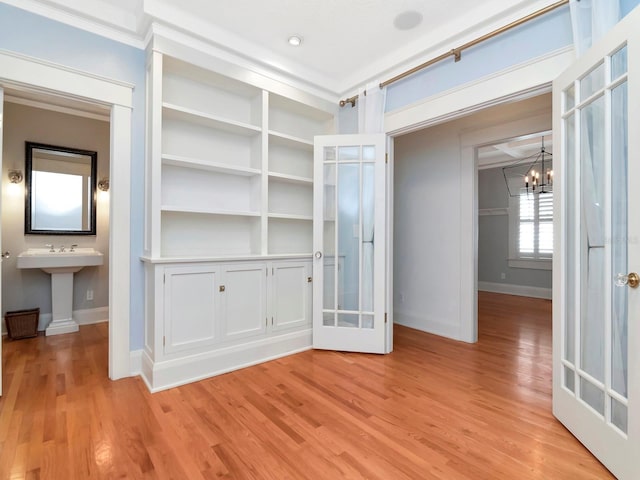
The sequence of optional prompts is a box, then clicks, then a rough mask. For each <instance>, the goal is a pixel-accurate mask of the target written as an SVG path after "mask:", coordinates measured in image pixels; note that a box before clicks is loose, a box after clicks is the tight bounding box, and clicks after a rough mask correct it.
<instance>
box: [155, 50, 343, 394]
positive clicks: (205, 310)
mask: <svg viewBox="0 0 640 480" xmlns="http://www.w3.org/2000/svg"><path fill="white" fill-rule="evenodd" d="M154 43H156V42H153V41H152V42H151V45H153V44H154ZM159 43H162V42H159ZM163 44H165V45H166V44H167V43H166V42H165V43H163ZM169 44H171V42H169ZM166 50H167V49H163V48H154V47H150V50H149V61H148V68H147V94H148V102H147V103H148V105H147V108H148V121H147V124H148V125H149V131H148V141H147V146H148V148H147V151H148V157H147V163H146V182H147V184H146V195H145V200H146V208H145V212H146V219H145V220H146V222H145V223H146V227H145V255H144V257H143V260H144V261H145V263H146V278H147V309H146V310H147V312H146V328H145V354H144V356H143V377H144V378H145V380H146V381H147V383H148V384H149V386H150V388H151V389H152V390H157V389H163V388H167V387H168V386H171V385H175V384H179V383H185V382H187V381H190V380H193V379H195V378H202V377H203V376H209V375H213V374H215V373H219V372H221V371H228V370H230V369H233V368H238V367H239V366H241V365H246V364H250V363H256V362H258V361H261V360H264V359H266V358H272V357H274V356H279V355H284V354H286V353H291V352H292V351H297V350H301V349H304V348H308V347H309V345H310V338H311V337H310V335H311V333H310V332H311V330H310V324H311V283H310V282H311V281H312V278H311V253H312V225H313V138H314V136H315V135H320V134H330V133H335V126H334V119H335V114H336V111H337V107H336V106H335V105H334V104H333V103H332V102H328V101H326V100H323V99H320V98H317V97H315V96H313V95H310V94H308V93H306V92H303V91H301V90H298V89H296V88H293V87H291V86H288V85H285V84H283V83H281V82H279V81H276V80H274V79H271V78H268V77H264V76H261V75H259V74H256V73H254V72H249V71H245V70H243V69H242V68H239V67H236V66H229V68H224V62H222V61H220V59H217V58H213V57H208V56H207V55H204V54H202V52H195V53H194V52H192V51H190V50H189V49H186V48H184V47H180V48H174V49H172V48H169V49H168V51H166ZM181 52H182V53H184V54H185V55H182V54H181ZM184 57H188V60H187V59H185V58H184ZM194 59H195V60H194ZM221 65H222V67H221ZM176 362H177V363H176Z"/></svg>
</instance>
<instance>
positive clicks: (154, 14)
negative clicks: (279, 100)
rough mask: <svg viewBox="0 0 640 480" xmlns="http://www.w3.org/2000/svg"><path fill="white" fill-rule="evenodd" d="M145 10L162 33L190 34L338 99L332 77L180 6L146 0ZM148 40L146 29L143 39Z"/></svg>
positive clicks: (253, 66) (225, 54)
mask: <svg viewBox="0 0 640 480" xmlns="http://www.w3.org/2000/svg"><path fill="white" fill-rule="evenodd" d="M144 12H145V15H147V16H148V17H149V18H150V19H151V21H152V23H153V25H154V28H156V29H157V28H158V26H160V27H164V28H165V29H166V30H165V32H166V31H169V30H171V31H173V32H174V33H173V36H174V37H175V36H178V35H179V34H182V35H183V36H182V38H183V40H182V41H183V42H184V39H185V38H186V37H191V40H190V43H193V44H196V43H197V44H199V45H200V49H203V48H204V49H207V50H209V51H212V52H216V54H218V55H220V56H221V57H222V58H224V59H225V60H228V61H231V62H232V63H235V64H237V65H241V66H244V67H245V68H248V69H250V70H252V71H255V72H258V73H260V74H263V75H269V76H272V77H274V78H276V79H278V80H280V81H284V82H286V83H290V84H295V85H296V86H302V88H304V89H305V90H307V91H309V90H313V91H315V92H318V93H320V94H321V96H323V97H325V98H326V97H330V98H332V99H334V100H335V101H337V99H338V98H339V95H338V92H339V84H338V82H337V81H336V80H335V79H333V78H331V77H329V76H327V75H324V74H323V73H322V72H320V71H318V70H314V69H310V68H308V67H305V66H302V65H299V64H297V63H295V62H292V61H291V60H290V59H288V58H285V57H282V56H277V55H275V54H274V53H273V52H272V51H271V50H269V49H267V48H265V47H264V46H262V45H258V44H256V43H254V42H251V41H248V40H246V39H244V38H242V37H240V36H238V35H236V34H233V33H231V32H229V31H227V30H224V29H222V28H220V27H218V26H217V25H214V24H212V23H209V22H206V21H203V20H202V19H200V18H198V17H196V16H195V15H193V14H190V13H187V12H184V11H183V10H181V9H180V8H179V7H176V6H174V5H167V4H166V3H164V2H161V1H158V0H145V2H144ZM149 40H150V35H149V32H147V35H146V41H147V42H148V41H149Z"/></svg>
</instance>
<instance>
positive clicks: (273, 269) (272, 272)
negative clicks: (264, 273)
mask: <svg viewBox="0 0 640 480" xmlns="http://www.w3.org/2000/svg"><path fill="white" fill-rule="evenodd" d="M275 274H276V269H275V268H273V267H271V275H275Z"/></svg>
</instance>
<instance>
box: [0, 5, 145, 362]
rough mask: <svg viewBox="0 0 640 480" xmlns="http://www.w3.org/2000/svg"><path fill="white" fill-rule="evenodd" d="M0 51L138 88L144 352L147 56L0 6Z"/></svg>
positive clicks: (138, 335)
mask: <svg viewBox="0 0 640 480" xmlns="http://www.w3.org/2000/svg"><path fill="white" fill-rule="evenodd" d="M0 49H3V50H8V51H12V52H17V53H21V54H24V55H28V56H31V57H36V58H39V59H43V60H47V61H50V62H54V63H58V64H61V65H65V66H68V67H72V68H75V69H78V70H82V71H85V72H90V73H94V74H97V75H102V76H105V77H109V78H113V79H116V80H121V81H125V82H128V83H131V84H133V85H135V88H134V92H133V118H132V122H133V125H132V132H131V134H132V146H131V150H132V151H131V153H132V165H131V332H130V337H131V349H132V350H137V349H141V348H142V345H143V344H142V339H143V333H144V271H143V268H142V264H141V262H140V256H141V255H142V248H143V228H144V136H145V127H144V119H145V114H144V105H145V92H144V89H145V52H144V50H140V49H137V48H134V47H130V46H127V45H123V44H121V43H118V42H115V41H113V40H108V39H106V38H103V37H100V36H98V35H94V34H91V33H88V32H85V31H83V30H80V29H77V28H73V27H69V26H67V25H64V24H61V23H58V22H55V21H53V20H49V19H47V18H44V17H41V16H39V15H34V14H31V13H29V12H26V11H24V10H20V9H18V8H15V7H11V6H9V5H6V4H3V3H0Z"/></svg>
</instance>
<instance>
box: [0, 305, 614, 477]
mask: <svg viewBox="0 0 640 480" xmlns="http://www.w3.org/2000/svg"><path fill="white" fill-rule="evenodd" d="M479 298H480V301H479V317H480V335H479V336H480V340H479V342H478V343H477V344H475V345H469V344H464V343H459V342H454V341H450V340H446V339H443V338H440V337H436V336H433V335H428V334H425V333H422V332H418V331H415V330H411V329H408V328H403V327H399V326H396V329H395V351H394V353H393V354H391V355H387V356H377V355H360V354H352V353H337V352H325V351H309V352H305V353H301V354H298V355H294V356H290V357H286V358H283V359H280V360H276V361H272V362H269V363H265V364H262V365H258V366H255V367H251V368H246V369H244V370H240V371H237V372H233V373H229V374H226V375H221V376H219V377H216V378H212V379H208V380H204V381H201V382H198V383H194V384H191V385H187V386H184V387H180V388H175V389H172V390H168V391H165V392H160V393H157V394H154V395H151V394H150V393H148V392H147V390H146V387H145V386H144V384H143V383H142V381H141V380H140V379H139V378H132V379H125V380H120V381H117V382H111V381H109V380H108V379H107V326H106V324H101V325H94V326H86V327H82V328H81V330H80V332H79V333H78V334H70V335H61V336H57V337H38V338H35V339H29V340H20V341H13V342H8V341H6V340H5V343H4V346H3V352H4V359H3V361H4V392H5V395H4V397H2V399H0V479H9V478H11V479H22V478H29V479H36V478H40V479H46V480H58V479H60V480H69V479H89V478H109V479H111V478H130V479H138V478H157V479H180V480H182V479H188V480H195V479H202V478H207V479H209V478H226V479H231V478H233V479H242V478H251V479H263V478H264V479H278V480H283V479H296V480H297V479H343V478H345V479H346V478H354V479H357V478H371V479H381V480H401V479H431V478H434V479H446V480H456V479H469V480H478V479H514V480H515V479H517V480H522V479H545V480H548V479H563V480H564V479H567V480H569V479H571V480H573V479H576V480H582V479H604V478H612V477H611V476H610V474H609V473H608V472H607V471H606V469H605V468H604V467H602V466H601V465H600V464H599V463H598V462H597V461H596V460H595V458H594V457H592V456H591V455H590V454H589V452H588V451H587V450H586V449H585V448H584V447H582V446H581V444H580V443H579V442H578V441H577V440H575V439H574V438H573V437H572V436H571V435H570V434H569V433H568V432H567V431H566V430H565V429H564V428H563V427H562V425H561V424H560V423H558V422H557V421H556V420H555V419H554V418H553V416H552V415H551V365H550V362H551V320H550V319H551V303H550V302H549V301H545V300H534V299H526V298H522V297H512V296H507V295H497V294H485V293H481V294H480V295H479Z"/></svg>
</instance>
